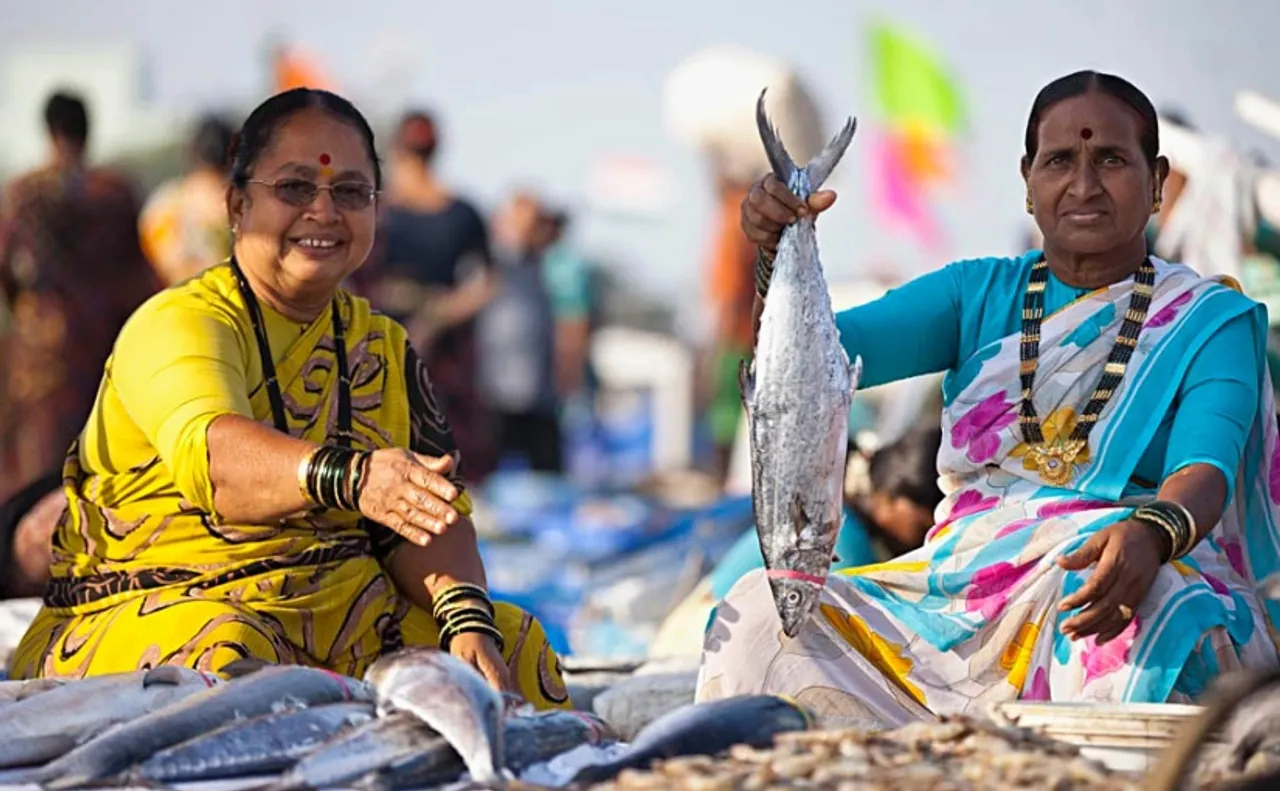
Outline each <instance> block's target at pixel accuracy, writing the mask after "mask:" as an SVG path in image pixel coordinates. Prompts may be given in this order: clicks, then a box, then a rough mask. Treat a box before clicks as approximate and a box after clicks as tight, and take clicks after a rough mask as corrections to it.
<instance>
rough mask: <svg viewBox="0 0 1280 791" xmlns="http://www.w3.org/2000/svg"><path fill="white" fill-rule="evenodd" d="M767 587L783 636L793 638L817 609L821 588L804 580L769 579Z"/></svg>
mask: <svg viewBox="0 0 1280 791" xmlns="http://www.w3.org/2000/svg"><path fill="white" fill-rule="evenodd" d="M769 587H770V588H771V589H772V590H773V603H774V607H775V608H776V609H777V610H778V618H779V619H780V620H781V621H782V632H783V634H785V635H786V636H787V637H795V636H796V635H797V634H799V633H800V628H801V627H802V626H804V625H805V623H806V622H807V621H808V620H809V617H810V616H811V615H813V612H814V610H816V609H817V607H818V599H819V598H820V597H821V595H822V586H821V585H819V584H817V583H816V582H809V581H806V580H800V579H787V578H777V577H770V578H769Z"/></svg>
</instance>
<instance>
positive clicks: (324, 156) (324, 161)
mask: <svg viewBox="0 0 1280 791" xmlns="http://www.w3.org/2000/svg"><path fill="white" fill-rule="evenodd" d="M1085 131H1086V132H1088V131H1089V130H1088V129H1086V130H1085ZM329 162H330V159H329V155H328V154H321V155H320V164H321V165H327V164H329Z"/></svg>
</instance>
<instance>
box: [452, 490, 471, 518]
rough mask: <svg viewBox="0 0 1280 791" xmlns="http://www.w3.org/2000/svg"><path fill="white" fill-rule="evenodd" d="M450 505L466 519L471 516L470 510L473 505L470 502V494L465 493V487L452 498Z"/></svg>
mask: <svg viewBox="0 0 1280 791" xmlns="http://www.w3.org/2000/svg"><path fill="white" fill-rule="evenodd" d="M450 505H452V506H453V510H455V511H457V512H458V513H460V514H462V515H463V516H465V517H467V518H468V519H469V518H471V511H472V508H473V506H472V504H471V495H470V494H467V490H466V489H463V490H462V491H461V492H460V493H459V494H458V496H457V497H455V498H453V502H452V503H450Z"/></svg>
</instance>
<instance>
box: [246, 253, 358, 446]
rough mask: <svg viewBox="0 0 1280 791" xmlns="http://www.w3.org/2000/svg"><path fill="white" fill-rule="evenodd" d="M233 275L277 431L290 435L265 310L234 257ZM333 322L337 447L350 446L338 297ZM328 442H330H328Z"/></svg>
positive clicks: (348, 386)
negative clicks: (254, 344) (250, 324)
mask: <svg viewBox="0 0 1280 791" xmlns="http://www.w3.org/2000/svg"><path fill="white" fill-rule="evenodd" d="M231 271H232V272H233V273H234V274H235V277H236V286H237V287H238V288H239V289H240V297H241V298H242V299H243V300H244V304H245V307H247V308H248V309H249V320H250V322H252V324H253V335H254V338H255V339H256V340H257V342H258V356H259V357H260V358H261V359H262V380H263V386H264V387H266V389H267V398H268V400H270V402H271V419H272V422H273V423H274V424H275V427H276V430H277V431H281V432H284V433H285V434H288V433H289V420H288V417H287V415H286V414H285V409H284V394H283V393H282V392H281V390H280V382H279V380H277V378H276V366H275V362H274V361H272V359H271V344H270V342H269V341H268V338H267V325H266V322H265V321H264V320H263V318H262V308H261V306H259V304H258V297H257V296H256V295H255V294H254V293H253V289H252V288H250V287H249V281H248V280H247V279H245V276H244V272H242V271H241V270H240V262H238V261H236V259H235V256H232V257H231ZM329 307H330V321H332V322H333V344H334V356H335V357H336V358H337V363H338V365H337V368H338V414H337V423H338V438H337V442H338V445H340V446H342V447H344V448H345V447H350V445H351V375H350V372H349V371H348V370H347V343H346V337H345V335H344V333H343V331H342V316H341V315H340V313H339V311H338V297H337V295H336V294H335V295H334V297H333V301H332V302H330V303H329ZM326 439H327V438H326Z"/></svg>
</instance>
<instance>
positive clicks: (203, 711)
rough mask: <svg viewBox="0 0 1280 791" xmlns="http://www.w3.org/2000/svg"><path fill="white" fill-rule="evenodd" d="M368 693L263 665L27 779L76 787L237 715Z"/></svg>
mask: <svg viewBox="0 0 1280 791" xmlns="http://www.w3.org/2000/svg"><path fill="white" fill-rule="evenodd" d="M48 694H53V693H48ZM41 697H43V696H41ZM372 697H373V696H372V692H371V690H370V689H369V688H368V687H367V686H366V685H365V684H364V683H362V682H360V681H357V680H355V679H352V678H346V677H344V676H339V675H337V674H335V673H331V672H329V671H327V670H318V669H315V668H310V667H298V666H285V665H281V666H271V667H266V668H263V669H262V670H259V671H257V672H256V673H252V674H250V675H247V676H243V677H240V678H235V679H232V680H231V681H228V682H226V683H225V684H219V685H218V686H216V687H214V688H213V689H207V690H205V691H203V692H197V693H196V694H194V695H190V696H188V697H186V698H184V699H183V700H181V701H178V702H177V703H174V704H172V705H170V706H167V707H165V708H163V709H160V710H158V711H153V712H151V713H150V714H147V715H146V716H143V717H139V718H137V719H134V720H131V721H130V722H126V723H123V724H121V725H118V726H117V727H115V728H113V729H112V730H110V731H108V732H106V733H104V734H102V735H101V736H99V737H97V738H96V739H93V740H92V741H90V742H87V743H85V744H82V745H80V746H79V747H77V748H76V749H74V750H72V751H71V752H69V753H67V754H66V755H64V756H62V757H61V758H59V759H58V760H56V761H53V762H52V763H50V764H48V765H46V766H44V767H42V768H40V769H37V770H34V771H33V772H32V773H31V775H30V776H29V777H28V778H26V779H25V782H36V783H39V784H41V785H43V786H44V787H45V788H46V789H50V790H51V791H54V790H56V789H66V788H79V787H82V786H86V785H89V784H91V783H96V782H98V781H101V780H105V779H108V778H112V777H115V776H117V775H118V774H120V773H121V772H124V771H126V770H127V769H129V768H130V767H131V766H133V765H134V764H137V763H140V762H142V761H145V760H146V759H148V758H150V757H151V756H153V755H155V754H156V753H157V752H159V751H160V750H163V749H165V748H166V747H172V746H173V745H175V744H180V743H182V742H185V741H187V740H188V739H194V738H195V737H197V736H200V735H202V734H205V733H208V732H210V731H212V730H214V729H216V728H219V727H221V726H223V725H226V724H227V723H229V722H233V721H235V720H238V719H242V718H243V719H247V718H250V717H258V716H261V715H263V714H270V713H272V712H274V711H278V710H280V709H282V708H286V707H290V706H318V705H322V704H327V703H340V702H344V701H358V702H366V703H367V702H371V701H372Z"/></svg>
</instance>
